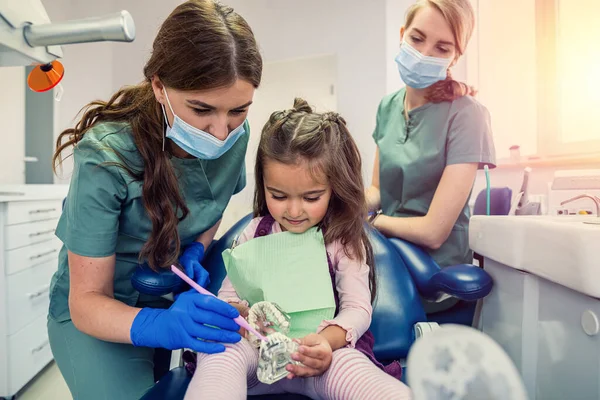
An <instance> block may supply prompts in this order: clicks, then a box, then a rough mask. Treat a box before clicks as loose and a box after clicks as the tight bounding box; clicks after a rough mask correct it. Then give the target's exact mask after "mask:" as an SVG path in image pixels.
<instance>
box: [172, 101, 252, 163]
mask: <svg viewBox="0 0 600 400" xmlns="http://www.w3.org/2000/svg"><path fill="white" fill-rule="evenodd" d="M163 93H164V94H165V98H166V99H167V104H168V105H169V109H170V110H171V112H172V113H173V126H169V123H168V121H169V120H168V119H167V113H166V111H165V106H164V105H163V106H162V110H163V115H164V117H165V121H167V128H166V130H167V131H166V134H165V136H166V137H168V138H169V139H171V140H172V141H173V142H175V144H176V145H177V146H179V147H180V148H181V149H182V150H184V151H185V152H186V153H188V154H190V155H192V156H194V157H196V158H199V159H201V160H214V159H217V158H219V157H221V156H222V155H223V154H225V153H226V152H227V151H228V150H229V149H230V148H231V147H232V146H233V145H234V144H235V142H237V140H238V139H239V138H240V137H241V136H242V135H244V134H245V133H246V130H245V129H244V123H245V121H244V122H242V124H241V125H240V126H238V127H237V128H235V129H234V130H232V131H231V132H229V135H227V137H226V138H225V140H219V139H217V138H216V137H214V136H213V135H211V134H210V133H208V132H204V131H203V130H202V129H198V128H196V127H193V126H191V125H190V124H188V123H187V122H185V121H184V120H182V119H181V118H179V117H178V116H177V115H175V112H174V111H173V107H171V102H170V101H169V96H168V95H167V91H166V89H163Z"/></svg>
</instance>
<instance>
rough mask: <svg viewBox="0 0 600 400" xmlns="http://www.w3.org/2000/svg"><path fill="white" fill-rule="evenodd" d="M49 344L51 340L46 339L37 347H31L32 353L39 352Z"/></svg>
mask: <svg viewBox="0 0 600 400" xmlns="http://www.w3.org/2000/svg"><path fill="white" fill-rule="evenodd" d="M49 344H50V342H49V341H47V340H45V341H44V342H43V343H42V344H40V345H39V346H37V347H34V348H33V349H31V354H35V353H38V352H40V351H42V350H44V347H46V346H48V345H49Z"/></svg>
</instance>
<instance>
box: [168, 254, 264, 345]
mask: <svg viewBox="0 0 600 400" xmlns="http://www.w3.org/2000/svg"><path fill="white" fill-rule="evenodd" d="M171 271H173V272H174V273H175V275H177V276H178V277H180V278H181V279H183V281H184V282H185V283H187V284H188V285H190V286H191V287H193V288H194V289H196V290H197V291H198V292H200V293H202V294H207V295H209V296H213V297H216V296H215V295H214V294H212V293H211V292H209V291H208V290H206V289H204V288H203V287H202V286H200V285H198V284H197V283H196V282H194V281H193V280H191V279H190V278H189V277H188V276H187V275H186V274H185V273H183V272H182V271H181V270H180V269H179V268H177V267H176V266H174V265H171ZM233 320H234V321H235V322H236V323H237V324H238V325H239V326H241V327H242V328H244V329H246V330H248V331H249V332H252V334H254V335H256V337H257V338H259V339H260V340H262V341H264V342H267V338H266V337H265V336H263V335H261V334H260V333H259V332H258V331H257V330H256V329H254V328H253V327H252V326H251V325H250V324H249V323H248V321H246V320H245V319H244V317H242V316H241V315H240V316H238V317H237V318H234V319H233Z"/></svg>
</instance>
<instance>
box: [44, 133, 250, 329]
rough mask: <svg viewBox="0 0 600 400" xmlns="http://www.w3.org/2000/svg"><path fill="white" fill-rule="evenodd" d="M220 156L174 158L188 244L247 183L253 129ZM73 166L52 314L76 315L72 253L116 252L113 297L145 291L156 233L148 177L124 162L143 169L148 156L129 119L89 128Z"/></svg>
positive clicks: (128, 300) (133, 297)
mask: <svg viewBox="0 0 600 400" xmlns="http://www.w3.org/2000/svg"><path fill="white" fill-rule="evenodd" d="M245 129H246V134H245V135H243V136H242V137H240V138H239V139H238V141H237V142H236V143H235V144H234V145H233V147H232V148H231V149H230V150H229V151H228V152H227V153H226V154H224V155H223V156H222V157H220V158H218V159H216V160H199V159H196V158H194V159H182V158H176V157H172V158H171V159H170V160H171V163H172V165H173V166H174V167H175V172H176V174H177V177H178V181H179V187H180V191H181V193H182V194H183V197H184V199H185V202H186V204H187V207H188V208H189V211H190V212H189V214H188V216H187V217H186V218H185V219H184V220H183V221H181V222H180V223H179V225H178V231H179V236H180V239H181V244H182V246H186V245H187V244H189V243H191V242H192V241H194V240H195V239H196V238H198V236H199V235H200V234H201V233H202V232H204V231H206V230H208V229H209V228H211V227H212V226H213V225H214V224H215V223H216V222H217V221H219V219H221V217H222V215H223V211H224V210H225V207H227V204H228V203H229V200H230V198H231V196H233V195H234V194H236V193H238V192H239V191H241V190H242V189H243V188H244V187H245V185H246V171H245V163H244V160H245V156H246V149H247V147H248V138H249V134H250V129H249V126H248V124H247V123H246V124H245ZM73 155H74V162H75V165H74V170H73V176H72V178H71V185H70V188H69V194H68V196H67V200H66V203H65V207H64V210H63V213H62V215H61V218H60V220H59V222H58V227H57V229H56V235H57V236H58V237H59V238H60V239H61V240H62V242H63V243H64V245H63V248H62V250H61V252H60V255H59V266H58V271H57V272H56V273H55V275H54V277H53V278H52V283H51V287H50V310H49V316H50V318H52V319H54V320H56V321H66V320H69V319H70V313H69V304H68V298H69V266H68V260H67V250H70V251H71V252H73V253H75V254H78V255H81V256H86V257H107V256H110V255H112V254H116V265H115V275H114V296H115V298H116V299H117V300H120V301H122V302H124V303H125V304H128V305H130V306H134V305H135V304H136V303H137V302H138V298H139V293H138V292H137V291H136V290H135V289H134V288H133V287H132V285H131V283H130V277H131V275H132V273H133V271H134V269H135V267H136V265H137V264H138V262H139V260H138V256H139V253H140V250H141V249H142V246H143V245H144V243H145V242H146V240H147V239H148V238H149V237H150V233H151V230H152V223H151V221H150V219H149V218H148V215H147V214H146V209H145V208H144V204H143V201H142V182H140V181H134V180H133V178H132V177H131V176H130V175H129V174H128V173H127V172H126V171H125V170H123V169H122V168H120V167H119V166H115V165H111V164H110V163H119V164H123V163H122V161H121V158H120V157H119V156H121V157H123V158H124V159H125V160H126V161H127V163H126V164H127V165H128V166H135V167H136V168H134V169H135V170H136V171H139V170H142V169H143V161H142V159H141V156H140V154H139V151H138V149H137V147H136V145H135V143H134V140H133V133H132V130H131V127H130V126H129V125H128V124H126V123H115V122H110V123H101V124H98V125H96V126H94V127H93V128H91V129H90V130H89V131H88V132H87V133H86V134H85V136H84V137H83V138H82V139H81V141H80V142H79V143H78V144H77V146H76V147H75V149H74V151H73Z"/></svg>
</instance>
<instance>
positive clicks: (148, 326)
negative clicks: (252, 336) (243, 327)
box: [129, 290, 242, 354]
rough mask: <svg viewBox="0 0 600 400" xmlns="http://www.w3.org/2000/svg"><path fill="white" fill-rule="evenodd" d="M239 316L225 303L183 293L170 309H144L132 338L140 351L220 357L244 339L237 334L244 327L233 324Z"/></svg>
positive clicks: (134, 324)
mask: <svg viewBox="0 0 600 400" xmlns="http://www.w3.org/2000/svg"><path fill="white" fill-rule="evenodd" d="M238 315H239V313H238V311H237V310H236V309H235V308H234V307H233V306H231V305H229V304H227V303H225V302H224V301H222V300H219V299H217V298H216V297H213V296H208V295H204V294H200V293H198V292H196V291H195V290H190V291H187V292H184V293H182V294H181V295H180V296H179V298H178V299H177V300H175V302H174V303H173V304H172V305H171V307H170V308H169V309H160V308H142V310H141V311H140V312H139V313H138V314H137V315H136V317H135V319H134V320H133V324H132V325H131V330H130V332H129V335H130V338H131V342H132V343H133V345H134V346H138V347H151V348H164V349H168V350H176V349H182V348H188V349H192V350H195V351H197V352H201V353H208V354H212V353H220V352H223V351H225V346H224V345H223V344H221V343H237V342H239V341H240V340H241V338H242V337H241V336H240V335H239V334H238V333H237V331H238V330H239V329H240V327H239V326H238V324H236V323H235V322H234V321H233V318H236V317H237V316H238ZM199 339H200V340H199ZM205 340H206V341H205ZM207 341H214V342H219V343H211V342H207Z"/></svg>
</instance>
